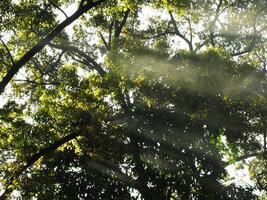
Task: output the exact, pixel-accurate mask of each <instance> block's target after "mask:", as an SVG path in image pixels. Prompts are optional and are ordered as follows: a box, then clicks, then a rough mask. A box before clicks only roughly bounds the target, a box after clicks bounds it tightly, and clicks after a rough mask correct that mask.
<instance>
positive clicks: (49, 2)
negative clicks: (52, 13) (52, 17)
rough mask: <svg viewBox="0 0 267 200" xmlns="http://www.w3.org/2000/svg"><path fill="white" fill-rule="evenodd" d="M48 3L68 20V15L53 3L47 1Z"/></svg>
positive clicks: (49, 0)
mask: <svg viewBox="0 0 267 200" xmlns="http://www.w3.org/2000/svg"><path fill="white" fill-rule="evenodd" d="M48 2H49V3H51V5H52V6H54V7H55V8H56V9H58V10H59V11H60V12H61V13H62V14H63V15H64V16H65V17H66V19H67V18H68V15H67V14H66V13H65V12H64V10H62V9H61V8H60V7H59V6H58V5H56V4H55V3H54V2H53V1H51V0H48Z"/></svg>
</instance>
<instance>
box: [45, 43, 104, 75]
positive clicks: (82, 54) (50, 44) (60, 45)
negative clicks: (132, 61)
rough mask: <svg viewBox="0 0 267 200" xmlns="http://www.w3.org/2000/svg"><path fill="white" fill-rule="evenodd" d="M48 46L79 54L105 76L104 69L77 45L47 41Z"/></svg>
mask: <svg viewBox="0 0 267 200" xmlns="http://www.w3.org/2000/svg"><path fill="white" fill-rule="evenodd" d="M49 46H51V47H54V48H57V49H61V50H65V51H70V52H74V53H77V54H79V55H80V56H82V57H83V58H85V59H86V61H87V65H89V66H90V67H92V68H93V69H95V70H96V71H97V72H98V73H99V74H100V75H101V76H102V77H103V76H105V74H106V72H105V70H104V69H103V68H102V67H101V66H100V65H99V64H98V63H97V62H95V61H94V59H93V58H91V57H90V56H89V55H87V54H86V53H84V52H83V51H81V50H80V49H78V48H77V47H74V46H69V45H62V44H53V43H49Z"/></svg>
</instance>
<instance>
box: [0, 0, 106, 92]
mask: <svg viewBox="0 0 267 200" xmlns="http://www.w3.org/2000/svg"><path fill="white" fill-rule="evenodd" d="M105 1H106V0H98V1H90V3H87V4H85V5H83V6H81V7H79V8H78V10H77V11H76V12H75V13H74V14H73V15H71V16H70V17H68V18H67V19H65V20H64V21H63V22H61V23H60V24H58V25H57V26H56V28H54V29H53V30H52V31H51V32H50V33H49V34H48V35H47V36H46V37H45V38H43V39H41V40H40V41H39V42H38V43H37V44H36V45H35V46H33V47H32V48H31V49H30V50H29V51H27V52H26V53H25V54H24V55H23V56H22V58H20V59H19V60H18V61H17V62H15V63H14V64H13V65H12V66H11V68H10V69H9V71H8V72H7V74H6V75H5V76H4V77H3V79H2V80H1V82H0V95H1V94H2V93H3V91H4V90H5V88H6V86H7V85H8V83H9V82H10V81H11V79H12V78H13V77H14V76H15V75H16V73H17V72H18V71H19V70H20V68H22V67H23V66H24V65H25V64H26V63H27V62H28V61H29V60H30V59H31V58H32V57H34V56H35V55H36V54H37V53H38V52H40V51H41V50H42V49H43V48H44V47H45V46H46V45H47V44H48V43H49V42H50V41H52V40H53V38H54V37H56V36H57V35H58V34H60V33H61V32H62V31H63V29H64V28H65V27H67V26H68V25H70V24H71V23H72V22H74V21H75V20H76V19H78V18H79V17H80V16H81V15H83V14H84V13H86V12H87V11H88V10H90V9H92V8H94V7H96V6H98V5H100V4H101V3H103V2H105Z"/></svg>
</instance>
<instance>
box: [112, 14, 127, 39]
mask: <svg viewBox="0 0 267 200" xmlns="http://www.w3.org/2000/svg"><path fill="white" fill-rule="evenodd" d="M129 13H130V10H129V9H128V10H127V11H126V12H125V13H124V16H123V18H122V20H121V22H118V23H115V27H116V28H115V34H114V37H115V38H118V37H119V36H120V34H121V31H122V28H123V26H124V25H125V23H126V21H127V18H128V16H129Z"/></svg>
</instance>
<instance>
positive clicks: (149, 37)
mask: <svg viewBox="0 0 267 200" xmlns="http://www.w3.org/2000/svg"><path fill="white" fill-rule="evenodd" d="M175 34H176V32H173V31H165V32H162V33H158V34H156V35H151V36H143V35H139V34H134V33H130V35H131V36H132V37H138V38H139V39H141V40H149V39H155V38H158V37H161V36H165V35H175Z"/></svg>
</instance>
